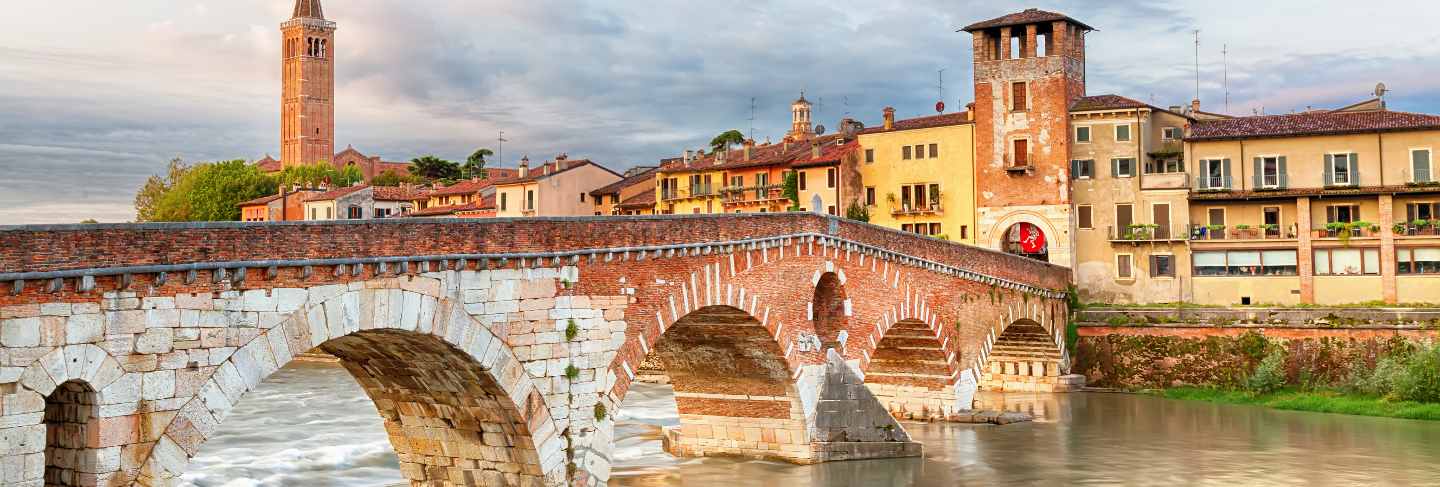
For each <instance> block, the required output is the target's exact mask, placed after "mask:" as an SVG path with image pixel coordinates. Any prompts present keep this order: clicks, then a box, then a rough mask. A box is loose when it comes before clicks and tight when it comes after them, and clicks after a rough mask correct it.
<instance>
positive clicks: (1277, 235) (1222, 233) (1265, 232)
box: [1190, 223, 1298, 240]
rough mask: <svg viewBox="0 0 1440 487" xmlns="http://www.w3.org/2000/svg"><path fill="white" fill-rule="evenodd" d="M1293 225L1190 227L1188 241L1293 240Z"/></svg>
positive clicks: (1294, 228)
mask: <svg viewBox="0 0 1440 487" xmlns="http://www.w3.org/2000/svg"><path fill="white" fill-rule="evenodd" d="M1297 231H1298V229H1297V227H1296V226H1295V225H1293V224H1292V225H1290V226H1287V227H1281V226H1279V225H1247V224H1244V223H1241V224H1238V225H1235V226H1233V227H1226V226H1225V225H1190V240H1293V239H1295V237H1296V232H1297Z"/></svg>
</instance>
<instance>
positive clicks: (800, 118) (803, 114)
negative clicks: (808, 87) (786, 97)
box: [785, 92, 815, 142]
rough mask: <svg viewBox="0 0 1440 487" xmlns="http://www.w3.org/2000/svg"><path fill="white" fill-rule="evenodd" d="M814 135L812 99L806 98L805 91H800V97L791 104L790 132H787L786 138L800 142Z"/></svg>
mask: <svg viewBox="0 0 1440 487" xmlns="http://www.w3.org/2000/svg"><path fill="white" fill-rule="evenodd" d="M813 137H815V128H814V125H812V123H811V120H810V100H806V99H805V92H800V98H799V99H797V100H795V102H794V103H791V104H790V132H789V133H786V134H785V138H786V139H787V140H790V141H792V142H799V141H802V140H810V139H811V138H813Z"/></svg>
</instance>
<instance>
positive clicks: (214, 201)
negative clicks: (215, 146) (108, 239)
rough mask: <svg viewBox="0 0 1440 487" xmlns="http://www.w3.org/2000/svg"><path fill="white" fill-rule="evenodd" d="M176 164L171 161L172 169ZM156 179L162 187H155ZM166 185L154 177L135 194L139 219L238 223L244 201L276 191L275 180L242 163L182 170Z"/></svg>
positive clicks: (241, 161)
mask: <svg viewBox="0 0 1440 487" xmlns="http://www.w3.org/2000/svg"><path fill="white" fill-rule="evenodd" d="M177 163H178V161H177V162H172V166H171V167H172V169H174V168H175V167H176V164H177ZM181 167H182V168H183V165H181ZM156 180H159V181H160V184H158V185H152V184H151V183H154V182H156ZM166 182H167V181H165V180H161V179H160V178H158V177H155V178H151V181H149V182H146V184H145V186H143V187H141V189H140V194H138V195H136V219H137V220H139V221H225V220H239V219H240V207H239V204H240V203H241V202H244V201H247V200H252V199H255V198H259V197H261V196H267V195H272V194H275V191H276V181H275V178H273V177H271V176H269V175H266V174H265V173H262V172H260V169H259V168H257V167H255V166H252V165H250V164H248V163H246V162H245V161H243V160H234V161H227V162H215V163H202V164H197V165H195V166H191V167H188V168H183V169H182V171H181V175H180V176H179V177H178V178H177V179H175V180H174V181H170V182H169V183H170V184H168V185H167V184H165V183H166ZM156 188H159V189H156ZM142 203H145V204H146V206H144V207H142V206H141V204H142Z"/></svg>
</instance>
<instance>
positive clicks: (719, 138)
mask: <svg viewBox="0 0 1440 487" xmlns="http://www.w3.org/2000/svg"><path fill="white" fill-rule="evenodd" d="M744 143H745V134H742V133H740V131H739V130H726V131H724V132H721V133H720V135H716V136H715V138H713V139H710V150H711V152H720V151H728V150H730V146H732V145H740V144H744Z"/></svg>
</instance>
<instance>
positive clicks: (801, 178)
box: [796, 171, 805, 191]
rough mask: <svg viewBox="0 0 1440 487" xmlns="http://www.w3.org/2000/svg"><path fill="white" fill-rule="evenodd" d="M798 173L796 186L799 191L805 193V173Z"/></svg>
mask: <svg viewBox="0 0 1440 487" xmlns="http://www.w3.org/2000/svg"><path fill="white" fill-rule="evenodd" d="M799 173H800V175H799V176H796V177H797V178H798V182H797V183H796V186H797V187H799V188H800V191H805V171H799Z"/></svg>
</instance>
